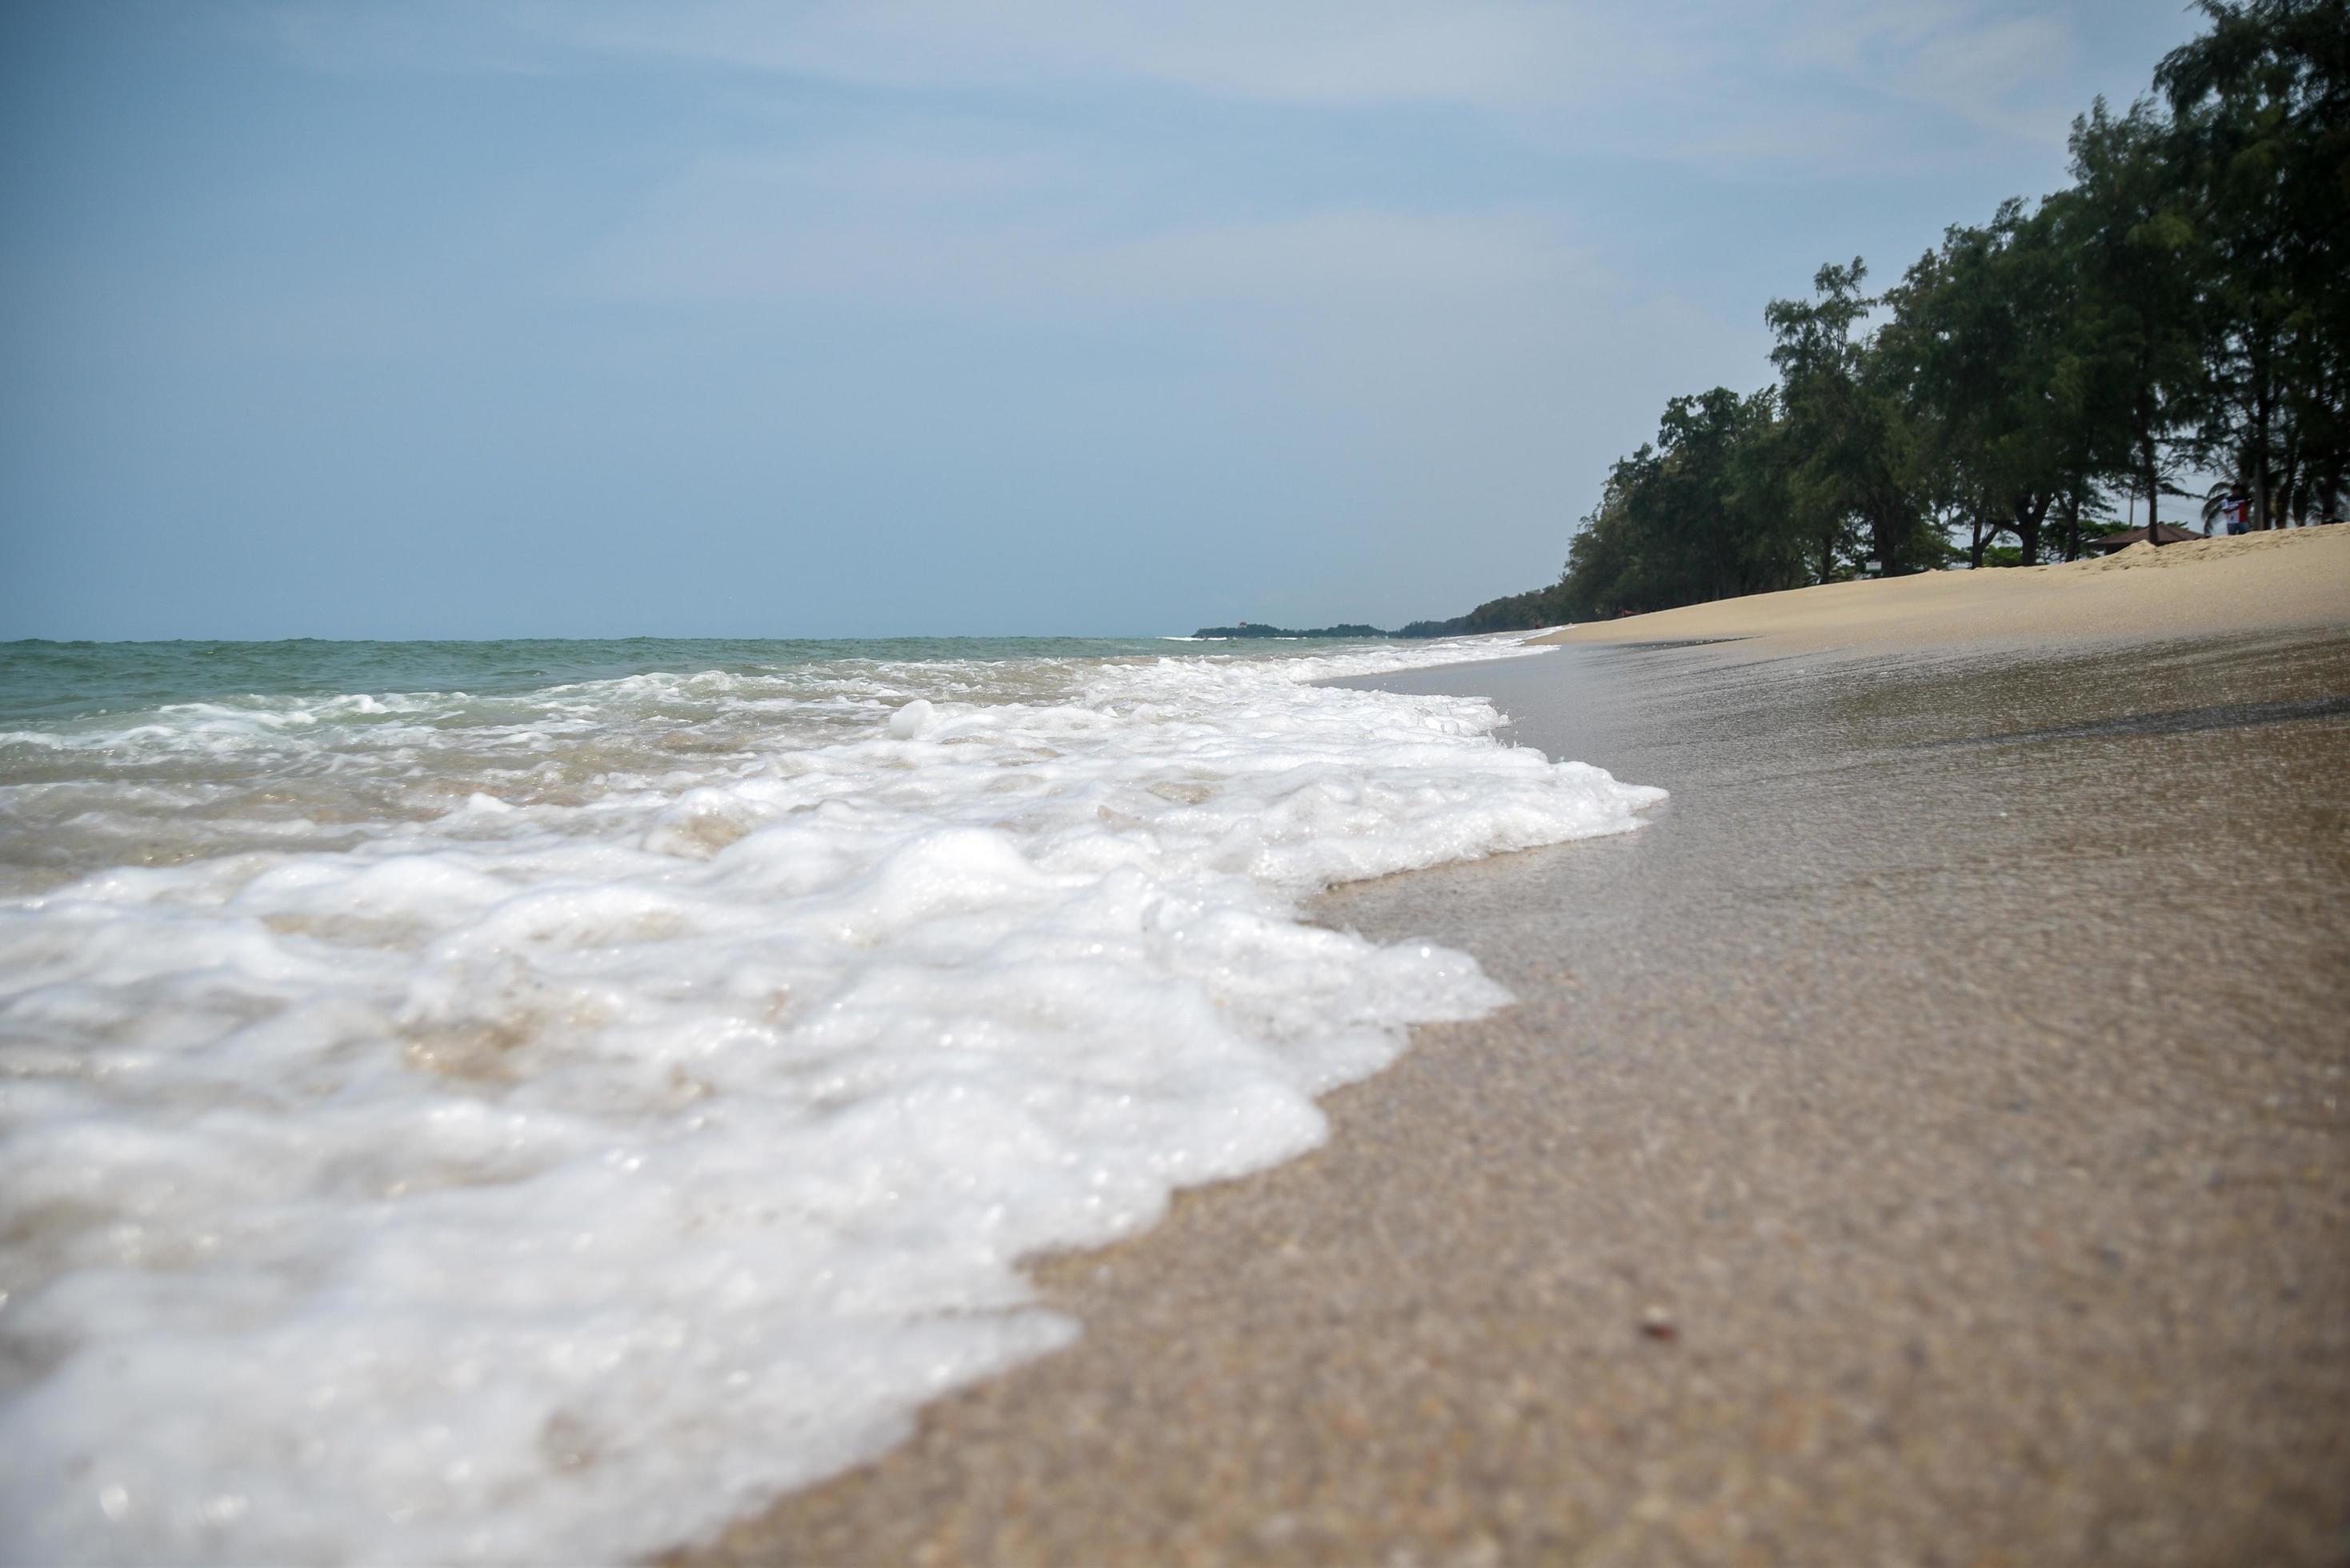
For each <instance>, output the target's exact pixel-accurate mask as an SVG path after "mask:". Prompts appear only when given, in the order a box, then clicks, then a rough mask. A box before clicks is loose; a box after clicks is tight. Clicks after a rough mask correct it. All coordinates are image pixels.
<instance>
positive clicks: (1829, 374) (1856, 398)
mask: <svg viewBox="0 0 2350 1568" xmlns="http://www.w3.org/2000/svg"><path fill="white" fill-rule="evenodd" d="M1867 276H1868V267H1867V265H1866V263H1864V262H1863V261H1862V260H1861V259H1860V258H1859V257H1858V256H1855V257H1854V258H1853V260H1852V265H1850V266H1842V265H1837V264H1835V263H1833V262H1831V263H1829V264H1828V265H1825V266H1823V267H1821V268H1820V270H1819V272H1818V273H1817V274H1816V275H1814V277H1813V279H1812V290H1813V293H1814V295H1815V296H1817V297H1816V298H1814V299H1809V300H1799V299H1774V300H1773V301H1772V302H1771V303H1770V305H1769V306H1767V307H1766V308H1765V309H1764V311H1763V320H1764V321H1766V322H1767V323H1769V324H1770V327H1771V329H1772V331H1773V333H1774V334H1776V336H1777V337H1778V340H1779V341H1778V346H1777V347H1775V348H1773V349H1772V350H1771V362H1772V363H1773V364H1774V365H1776V366H1777V367H1778V368H1779V377H1780V401H1781V405H1782V407H1783V410H1785V419H1786V431H1785V436H1784V439H1785V441H1786V443H1787V447H1788V467H1787V483H1788V492H1789V497H1790V500H1791V502H1792V504H1793V506H1794V512H1795V514H1796V518H1797V523H1798V527H1799V530H1800V532H1801V533H1802V535H1803V536H1804V538H1805V539H1806V540H1807V541H1808V542H1809V544H1810V545H1811V547H1812V548H1813V550H1814V552H1815V553H1816V555H1815V558H1816V560H1817V562H1818V565H1819V575H1820V576H1821V577H1822V578H1823V579H1825V577H1827V576H1830V575H1832V571H1833V566H1834V560H1835V549H1836V545H1837V544H1838V541H1839V540H1840V538H1841V537H1842V536H1843V535H1844V533H1845V532H1846V530H1847V529H1849V528H1851V527H1854V526H1857V528H1858V529H1859V530H1860V532H1861V535H1862V536H1863V537H1864V538H1865V539H1866V542H1867V545H1868V547H1869V550H1870V552H1871V553H1872V554H1873V555H1874V556H1876V558H1877V561H1878V563H1879V565H1880V567H1881V569H1882V570H1883V571H1884V572H1885V574H1886V575H1887V576H1898V575H1899V574H1901V573H1903V572H1909V571H1916V570H1918V569H1919V568H1920V567H1923V566H1930V565H1934V564H1936V560H1937V557H1938V556H1939V554H1940V553H1941V548H1942V547H1941V546H1940V545H1938V544H1937V543H1936V542H1935V541H1934V539H1933V537H1932V535H1930V533H1929V530H1928V528H1927V524H1926V511H1927V508H1926V504H1925V496H1924V493H1923V492H1924V486H1923V485H1922V483H1920V474H1919V472H1918V468H1919V465H1918V457H1917V453H1916V452H1915V451H1914V450H1913V441H1912V437H1913V431H1912V429H1911V427H1910V422H1909V421H1908V417H1907V407H1906V399H1905V397H1904V396H1903V392H1904V389H1903V388H1902V387H1901V386H1900V384H1899V376H1898V367H1897V366H1896V365H1895V364H1894V363H1893V362H1892V361H1891V360H1889V359H1887V358H1884V357H1882V356H1877V355H1873V354H1871V353H1870V352H1869V348H1870V341H1869V338H1868V337H1867V335H1866V333H1865V332H1864V331H1863V330H1862V328H1863V326H1864V324H1865V323H1866V319H1867V317H1868V314H1869V312H1870V311H1871V310H1872V309H1874V308H1875V307H1876V306H1877V303H1878V302H1877V301H1876V300H1874V299H1871V298H1869V297H1868V296H1866V295H1864V294H1862V293H1861V291H1860V286H1861V284H1862V283H1863V282H1865V281H1866V278H1867Z"/></svg>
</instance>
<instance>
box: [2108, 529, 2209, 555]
mask: <svg viewBox="0 0 2350 1568" xmlns="http://www.w3.org/2000/svg"><path fill="white" fill-rule="evenodd" d="M2161 527H2162V542H2163V543H2164V544H2166V545H2184V544H2186V543H2187V542H2188V541H2189V540H2190V539H2203V538H2208V537H2210V535H2204V534H2198V533H2197V532H2195V530H2193V529H2192V528H2181V527H2180V526H2178V524H2176V523H2165V524H2161ZM2089 542H2090V543H2091V544H2093V545H2095V546H2096V547H2097V548H2098V549H2100V550H2103V551H2106V553H2107V554H2109V555H2110V554H2111V553H2112V552H2114V551H2116V550H2126V549H2128V548H2129V547H2130V546H2131V545H2143V544H2145V543H2146V530H2145V529H2143V528H2130V529H2126V530H2125V531H2124V532H2122V533H2119V534H2107V535H2104V536H2103V537H2101V538H2096V539H2092V540H2091V541H2089Z"/></svg>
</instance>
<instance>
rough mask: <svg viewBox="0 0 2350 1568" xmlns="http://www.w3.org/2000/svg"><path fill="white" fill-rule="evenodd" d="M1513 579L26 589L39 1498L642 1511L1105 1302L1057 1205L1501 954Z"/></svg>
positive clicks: (352, 1534) (824, 1460)
mask: <svg viewBox="0 0 2350 1568" xmlns="http://www.w3.org/2000/svg"><path fill="white" fill-rule="evenodd" d="M1513 656H1514V657H1527V658H1534V657H1541V656H1542V654H1541V651H1540V650H1527V649H1518V648H1515V647H1513V646H1512V644H1511V642H1510V640H1509V639H1499V640H1494V639H1486V640H1479V639H1461V640H1457V641H1449V642H1441V643H1411V644H1399V643H1392V642H1386V643H1377V644H1365V643H1357V644H1351V645H1348V644H1333V643H1329V642H1318V641H1317V642H1310V643H1309V642H1297V643H1289V644H1285V645H1283V646H1278V647H1269V646H1266V645H1265V644H1263V643H1261V642H1251V643H1248V644H1245V645H1242V644H1235V643H1209V644H1197V643H1191V642H1188V641H1185V640H1181V639H887V640H884V639H874V640H867V641H855V642H816V641H755V640H733V639H712V640H663V639H621V640H614V641H593V642H557V641H527V642H524V641H515V642H406V643H400V642H394V643H382V642H374V643H370V642H276V643H163V644H136V643H132V644H121V643H117V644H57V643H17V644H14V645H10V646H6V647H0V1303H5V1307H6V1311H5V1313H0V1455H5V1456H6V1460H5V1462H0V1558H5V1559H8V1560H10V1561H16V1560H18V1559H22V1560H25V1561H43V1562H50V1561H55V1562H85V1561H125V1560H139V1561H151V1562H173V1563H195V1562H221V1563H235V1562H313V1561H324V1562H351V1561H378V1560H380V1561H395V1562H460V1561H482V1562H515V1561H541V1560H549V1561H575V1560H578V1561H617V1560H620V1559H624V1558H627V1559H633V1558H635V1557H638V1556H639V1555H643V1554H649V1553H653V1552H659V1551H660V1550H661V1549H662V1548H664V1547H667V1546H671V1545H674V1544H677V1543H679V1542H687V1541H691V1540H696V1539H701V1538H704V1537H706V1536H707V1535H708V1534H709V1533H710V1532H712V1531H714V1530H715V1529H717V1528H718V1527H720V1526H721V1525H723V1523H724V1522H725V1521H727V1520H729V1519H732V1518H736V1517H740V1516H742V1515H743V1514H745V1513H747V1512H750V1511H754V1510H756V1509H757V1508H759V1507H762V1506H764V1504H765V1503H767V1502H768V1501H771V1500H772V1499H773V1498H774V1497H775V1496H776V1495H777V1494H779V1493H780V1492H782V1491H785V1490H789V1489H791V1488H793V1487H796V1486H802V1485H806V1484H809V1483H811V1482H813V1481H816V1480H820V1479H822V1478H823V1477H824V1476H826V1475H828V1474H832V1473H834V1472H836V1471H837V1470H839V1469H842V1468H843V1467H844V1466H847V1465H849V1464H852V1463H855V1462H857V1461H858V1460H860V1459H867V1458H870V1457H872V1456H873V1455H875V1454H878V1453H879V1452H880V1451H881V1450H882V1449H885V1448H886V1447H888V1446H889V1444H890V1443H891V1442H893V1441H895V1440H896V1439H897V1437H898V1436H899V1434H902V1433H903V1432H905V1431H906V1430H908V1429H910V1423H911V1420H912V1412H913V1411H914V1410H915V1408H916V1407H919V1406H920V1404H921V1403H922V1402H923V1401H924V1400H926V1399H928V1398H930V1397H933V1396H935V1395H937V1394H939V1393H941V1392H943V1391H945V1390H947V1389H950V1388H952V1387H954V1386H960V1385H963V1384H967V1383H970V1382H972V1381H973V1380H975V1379H977V1378H980V1377H983V1376H990V1375H992V1374H993V1373H994V1372H996V1371H999V1370H1001V1369H1003V1368H1004V1367H1006V1366H1012V1365H1014V1364H1016V1363H1017V1362H1019V1361H1021V1360H1024V1359H1025V1358H1027V1357H1029V1356H1032V1355H1039V1354H1042V1353H1044V1352H1045V1351H1047V1350H1050V1349H1051V1348H1053V1347H1054V1346H1055V1345H1062V1344H1066V1342H1067V1340H1068V1338H1069V1337H1070V1335H1071V1334H1074V1333H1075V1332H1076V1326H1075V1324H1072V1323H1070V1322H1069V1321H1068V1320H1066V1318H1063V1317H1061V1316H1058V1315H1056V1314H1052V1313H1049V1312H1045V1311H1044V1310H1041V1309H1040V1308H1038V1307H1037V1306H1036V1305H1035V1303H1034V1298H1033V1295H1032V1293H1031V1292H1030V1290H1029V1287H1028V1285H1027V1283H1026V1282H1025V1281H1024V1279H1023V1278H1022V1276H1021V1275H1020V1274H1019V1273H1018V1272H1016V1269H1015V1267H1014V1264H1015V1262H1016V1260H1018V1259H1020V1258H1022V1257H1024V1256H1028V1255H1032V1254H1034V1253H1036V1252H1039V1251H1048V1250H1051V1249H1054V1248H1059V1247H1069V1246H1083V1245H1095V1244H1098V1243H1101V1242H1104V1241H1111V1240H1114V1239H1116V1238H1117V1237H1118V1236H1121V1235H1126V1234H1130V1233H1132V1232H1133V1231H1137V1230H1139V1229H1141V1228H1142V1227H1144V1226H1147V1225H1149V1224H1150V1223H1151V1222H1152V1221H1153V1220H1155V1219H1156V1217H1157V1216H1158V1215H1159V1213H1160V1212H1162V1211H1163V1210H1164V1208H1165V1206H1166V1203H1167V1201H1168V1195H1169V1194H1170V1192H1171V1191H1172V1190H1173V1189H1176V1188H1179V1187H1183V1186H1189V1185H1192V1184H1196V1183H1199V1182H1202V1181H1209V1180H1216V1179H1223V1178H1227V1177H1232V1176H1237V1175H1241V1174H1243V1173H1245V1172H1247V1171H1251V1170H1255V1169H1260V1168H1263V1167H1264V1166H1266V1165H1268V1164H1271V1163H1274V1162H1275V1161H1278V1160H1281V1159H1284V1158H1290V1157H1292V1156H1294V1155H1295V1154H1298V1153H1301V1152H1303V1151H1304V1150H1305V1149H1306V1148H1309V1147H1313V1145H1314V1144H1315V1142H1317V1141H1318V1140H1319V1139H1320V1137H1322V1133H1323V1122H1322V1118H1321V1115H1320V1113H1319V1112H1318V1111H1317V1110H1316V1109H1315V1105H1314V1099H1315V1096H1317V1095H1319V1094H1321V1093H1322V1092H1324V1091H1326V1090H1327V1089H1329V1088H1331V1087H1333V1086H1335V1085H1337V1084H1340V1083H1344V1082H1347V1081H1349V1080H1350V1079H1353V1078H1357V1077H1360V1076H1362V1075H1365V1074H1367V1073H1369V1072H1372V1071H1375V1070H1377V1069H1378V1067H1379V1066H1380V1065H1382V1064H1385V1063H1386V1062H1387V1061H1388V1060H1389V1059H1391V1058H1392V1057H1393V1055H1394V1054H1395V1053H1396V1052H1397V1051H1399V1050H1400V1049H1401V1048H1402V1045H1403V1043H1404V1039H1405V1031H1406V1030H1407V1029H1408V1028H1409V1026H1410V1025H1411V1024H1413V1023H1421V1022H1429V1021H1434V1020H1439V1019H1458V1018H1464V1017H1471V1016H1475V1015H1477V1014H1479V1013H1481V1012H1483V1011H1485V1010H1486V1009H1488V1008H1491V1007H1492V1006H1495V1005H1497V1004H1499V1002H1501V1001H1503V992H1501V991H1500V990H1499V989H1498V988H1497V987H1495V986H1493V985H1492V983H1491V982H1490V981H1487V980H1486V979H1485V978H1484V977H1483V976H1482V974H1480V973H1479V971H1478V970H1477V967H1476V965H1475V963H1474V961H1471V959H1470V958H1468V957H1467V956H1466V955H1464V954H1459V953H1452V952H1448V951H1446V950H1443V949H1441V948H1439V947H1436V946H1433V945H1432V944H1429V943H1424V942H1410V943H1404V944H1400V945H1399V946H1396V947H1393V948H1380V947H1378V946H1375V945H1374V944H1372V943H1370V942H1368V941H1367V940H1364V939H1362V938H1360V937H1358V936H1356V935H1353V934H1351V933H1347V932H1343V931H1333V930H1326V929H1319V928H1316V927H1314V926H1311V925H1308V924H1305V923H1302V922H1301V921H1300V920H1299V919H1298V902H1299V900H1300V899H1301V898H1305V896H1307V895H1309V894H1310V893H1311V892H1312V891H1313V890H1314V889H1315V888H1320V887H1323V886H1326V885H1328V884H1330V883H1333V882H1337V881H1343V880H1347V879H1349V878H1355V877H1376V876H1383V875H1386V874H1388V873H1389V872H1393V871H1401V870H1409V869H1411V868H1413V867H1420V866H1429V865H1435V864H1439V863H1441V862H1444V861H1448V860H1456V859H1461V858H1463V857H1473V856H1478V855H1485V854H1492V853H1497V852H1500V851H1503V850H1508V849H1513V848H1519V847H1523V846H1530V845H1534V844H1549V843H1558V842H1562V841H1564V840H1566V839H1570V838H1576V837H1583V836H1589V835H1593V834H1600V833H1617V832H1624V831H1627V830H1629V829H1630V828H1632V827H1633V826H1637V824H1638V809H1639V807H1640V806H1641V805H1643V804H1644V803H1645V802H1646V801H1648V800H1649V799H1651V798H1653V792H1648V791H1642V790H1637V789H1628V788H1626V787H1625V786H1623V785H1620V784H1617V783H1616V782H1615V781H1614V780H1612V779H1610V778H1608V777H1607V775H1606V774H1602V773H1599V772H1598V771H1597V770H1596V769H1588V768H1582V767H1579V766H1576V765H1575V764H1567V763H1552V762H1551V761H1549V760H1548V759H1546V758H1544V756H1542V755H1541V754H1540V753H1535V752H1531V751H1526V750H1523V749H1520V748H1515V747H1512V746H1509V745H1507V744H1505V743H1503V742H1500V741H1499V740H1497V739H1496V738H1495V736H1494V731H1495V729H1496V728H1497V727H1498V726H1499V724H1500V722H1501V715H1500V714H1499V713H1497V712H1496V711H1494V710H1493V709H1492V706H1491V704H1489V703H1486V702H1483V701H1479V700H1476V699H1471V698H1458V697H1435V696H1409V695H1404V694H1400V693H1394V692H1386V691H1363V690H1357V689H1354V688H1352V687H1351V686H1347V685H1334V684H1331V683H1330V681H1331V679H1332V678H1335V677H1345V676H1359V675H1370V674H1378V673H1381V672H1385V671H1389V670H1404V669H1410V668H1418V667H1422V666H1426V665H1430V664H1438V663H1443V662H1447V661H1449V660H1455V659H1491V658H1495V657H1513Z"/></svg>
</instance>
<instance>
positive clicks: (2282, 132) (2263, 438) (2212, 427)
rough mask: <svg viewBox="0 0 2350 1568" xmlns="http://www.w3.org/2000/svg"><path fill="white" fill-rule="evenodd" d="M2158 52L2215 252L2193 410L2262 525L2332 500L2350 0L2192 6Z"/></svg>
mask: <svg viewBox="0 0 2350 1568" xmlns="http://www.w3.org/2000/svg"><path fill="white" fill-rule="evenodd" d="M2199 8H2200V9H2201V10H2202V12H2203V14H2204V16H2206V17H2208V18H2209V19H2210V22H2211V30H2210V32H2209V33H2207V34H2205V35H2204V36H2201V37H2199V38H2197V39H2196V40H2194V41H2193V42H2192V43H2189V44H2186V45H2183V46H2181V47H2179V48H2178V49H2175V50H2173V51H2171V53H2170V54H2168V56H2166V57H2164V58H2163V61H2162V64H2161V66H2160V67H2158V69H2157V70H2156V72H2155V82H2156V85H2157V86H2158V88H2161V89H2162V91H2163V92H2164V94H2165V95H2166V96H2167V98H2168V101H2169V105H2170V109H2171V115H2172V130H2171V142H2172V149H2171V163H2172V166H2173V168H2174V169H2175V170H2176V171H2178V174H2179V175H2180V176H2181V178H2182V182H2183V185H2184V187H2185V191H2186V193H2187V201H2188V206H2189V212H2190V213H2191V215H2192V216H2193V218H2194V220H2195V223H2196V225H2197V227H2198V229H2199V232H2200V234H2202V235H2203V236H2204V239H2205V243H2206V244H2207V246H2208V251H2209V260H2210V268H2209V276H2208V279H2207V287H2206V290H2205V293H2204V296H2203V302H2202V303H2203V306H2204V308H2203V312H2202V322H2201V325H2202V329H2203V332H2202V337H2203V341H2202V346H2201V351H2202V354H2203V357H2204V359H2205V362H2206V364H2207V365H2208V366H2209V368H2210V370H2211V372H2212V374H2211V375H2210V379H2209V382H2208V384H2207V386H2206V388H2205V396H2204V398H2203V400H2202V401H2201V403H2200V405H2199V408H2198V409H2197V410H2195V417H2196V421H2197V429H2196V432H2195V433H2196V436H2197V444H2198V447H2199V455H2201V456H2202V457H2203V459H2204V461H2205V462H2207V463H2210V465H2212V466H2214V467H2218V468H2220V469H2222V470H2224V471H2225V472H2228V473H2229V474H2230V476H2231V478H2232V479H2233V480H2234V482H2235V483H2237V484H2239V485H2240V486H2241V487H2242V489H2243V490H2244V492H2245V493H2247V494H2248V495H2249V496H2250V497H2251V504H2252V518H2253V526H2254V527H2257V528H2267V527H2272V526H2275V525H2277V524H2280V523H2282V522H2283V521H2285V520H2287V519H2290V518H2293V517H2297V516H2300V515H2303V514H2305V513H2306V512H2307V511H2309V510H2312V509H2315V510H2319V511H2320V512H2321V513H2322V512H2324V511H2325V510H2327V509H2330V508H2331V507H2332V506H2333V505H2334V504H2336V502H2337V500H2338V497H2339V496H2340V493H2341V490H2342V484H2343V477H2344V468H2345V451H2344V447H2345V437H2350V431H2345V418H2344V409H2345V401H2350V398H2345V393H2350V0H2249V3H2242V4H2238V3H2232V0H2201V4H2200V7H2199Z"/></svg>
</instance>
